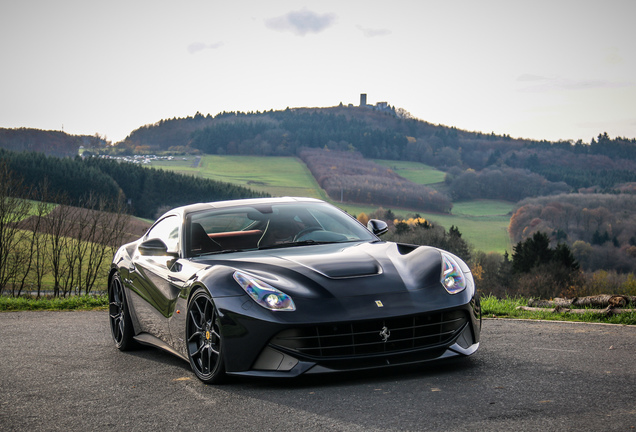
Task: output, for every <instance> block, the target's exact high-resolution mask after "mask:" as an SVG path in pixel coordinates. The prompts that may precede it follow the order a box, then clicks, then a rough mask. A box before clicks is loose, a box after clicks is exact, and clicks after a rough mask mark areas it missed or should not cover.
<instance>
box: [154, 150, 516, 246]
mask: <svg viewBox="0 0 636 432" xmlns="http://www.w3.org/2000/svg"><path fill="white" fill-rule="evenodd" d="M177 159H178V158H175V159H174V160H172V161H159V162H153V163H152V165H151V166H153V167H156V168H161V169H166V170H171V171H176V172H179V173H182V174H189V175H195V176H199V177H203V178H208V179H212V180H219V181H224V182H229V183H233V184H238V185H241V186H246V187H249V188H251V189H254V190H257V191H260V192H267V193H269V194H270V195H272V196H306V197H313V198H320V199H324V200H326V201H330V202H332V203H333V204H335V205H337V206H339V207H341V208H343V209H344V210H346V211H347V212H349V213H351V214H354V215H357V214H360V213H362V212H364V213H366V214H369V213H372V212H374V211H375V210H377V208H378V206H364V205H355V204H347V203H339V202H334V201H333V200H331V199H329V198H328V197H327V196H326V194H325V192H324V191H323V190H322V189H321V188H320V187H319V186H318V184H317V183H316V181H315V179H314V177H313V176H312V175H311V173H310V172H309V170H308V169H307V167H306V166H305V164H304V163H303V162H302V161H300V160H299V159H297V158H293V157H258V156H215V155H205V156H203V157H202V159H201V162H200V164H199V166H198V167H196V168H193V167H192V163H193V161H194V157H193V156H189V157H188V158H187V160H183V158H180V159H178V160H177ZM376 162H378V163H382V164H383V165H385V166H388V167H389V168H391V169H393V170H394V171H396V172H397V173H398V174H399V175H401V176H403V177H405V178H408V179H409V180H411V181H413V182H415V183H421V184H429V185H430V184H434V183H439V182H440V181H443V180H444V173H443V172H441V171H438V170H436V169H434V168H431V167H429V166H427V165H424V164H420V163H417V162H404V161H376ZM513 205H514V204H512V203H507V202H503V201H492V200H475V201H468V202H462V203H455V204H454V207H453V214H451V215H446V214H438V213H427V212H426V211H425V210H424V209H400V208H391V210H393V212H394V213H396V214H397V215H400V216H402V217H404V216H407V215H408V214H413V213H418V214H420V215H421V216H422V217H424V218H426V219H428V220H430V221H432V222H433V223H437V224H440V225H442V226H443V227H445V228H446V229H448V228H450V227H451V225H455V226H456V227H457V228H458V229H459V230H460V232H461V233H462V235H463V237H464V239H466V240H467V241H468V242H469V243H470V244H471V245H473V246H474V247H475V248H476V249H477V250H483V251H486V252H491V251H492V252H499V253H503V252H504V251H506V250H507V251H508V252H511V251H512V247H511V244H510V239H509V237H508V231H507V230H508V223H509V222H510V214H509V213H510V211H511V210H512V208H513ZM385 208H386V207H385Z"/></svg>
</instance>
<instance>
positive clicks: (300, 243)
mask: <svg viewBox="0 0 636 432" xmlns="http://www.w3.org/2000/svg"><path fill="white" fill-rule="evenodd" d="M330 243H340V242H333V241H316V240H303V241H296V242H287V243H278V244H273V245H269V246H261V247H259V248H258V250H264V249H280V248H286V247H295V246H307V245H319V244H330Z"/></svg>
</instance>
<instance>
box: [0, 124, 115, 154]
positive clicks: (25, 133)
mask: <svg viewBox="0 0 636 432" xmlns="http://www.w3.org/2000/svg"><path fill="white" fill-rule="evenodd" d="M107 144H108V143H107V142H106V141H105V140H104V139H102V138H101V137H99V136H98V135H95V136H89V135H69V134H66V133H64V132H60V131H45V130H39V129H27V128H20V129H7V128H0V148H3V149H6V150H13V151H34V152H38V153H44V154H46V155H49V156H58V157H64V156H75V155H77V154H78V151H79V149H80V147H85V148H92V149H100V148H101V149H103V148H106V146H107Z"/></svg>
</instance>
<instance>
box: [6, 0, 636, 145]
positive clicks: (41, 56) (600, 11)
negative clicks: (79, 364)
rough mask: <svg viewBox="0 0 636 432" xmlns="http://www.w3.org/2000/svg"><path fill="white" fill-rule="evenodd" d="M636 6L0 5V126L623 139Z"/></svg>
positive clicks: (107, 132)
mask: <svg viewBox="0 0 636 432" xmlns="http://www.w3.org/2000/svg"><path fill="white" fill-rule="evenodd" d="M635 18H636V1H634V0H621V1H616V0H599V1H586V0H549V1H541V0H534V1H523V2H521V1H513V0H504V1H492V0H484V1H478V0H461V1H451V0H448V1H427V0H411V1H402V0H391V1H387V0H384V1H375V0H364V1H349V0H336V1H329V0H319V1H318V0H316V1H314V0H309V1H302V0H300V1H279V0H270V1H261V0H259V1H241V0H224V1H216V0H207V1H192V0H181V1H158V0H153V1H136V0H125V1H122V0H109V1H99V2H98V1H92V0H77V1H72V0H58V1H49V0H40V1H34V0H3V1H2V2H1V3H0V53H1V57H0V127H9V128H14V127H29V128H37V129H51V130H60V129H62V127H63V128H64V131H65V132H68V133H72V134H90V135H94V134H95V133H98V134H100V135H102V136H106V137H107V139H109V140H111V141H113V142H116V141H120V140H122V139H124V138H125V137H126V136H127V135H128V134H129V133H130V132H131V131H133V130H134V129H136V128H138V127H140V126H142V125H145V124H150V123H155V122H157V121H159V120H161V119H167V118H173V117H185V116H189V115H194V114H195V113H196V112H197V111H199V112H201V113H203V114H204V115H205V114H208V113H210V114H212V115H216V114H217V113H219V112H221V111H236V110H239V111H256V110H260V111H263V110H269V109H275V110H277V109H285V108H286V107H291V108H294V107H329V106H335V105H338V104H339V103H340V102H342V103H344V104H349V103H352V104H354V105H357V104H358V103H359V100H360V93H367V94H368V102H369V103H372V104H375V103H376V102H380V101H385V102H388V103H389V104H390V105H393V106H395V107H396V108H403V109H405V110H407V111H409V112H410V113H411V114H412V115H413V116H415V117H417V118H419V119H422V120H425V121H428V122H431V123H435V124H443V125H447V126H455V127H458V128H460V129H465V130H471V131H481V132H486V133H490V132H495V133H497V134H509V135H511V136H513V137H523V138H534V139H548V140H558V139H572V140H577V139H582V140H583V141H584V142H589V141H590V139H591V138H592V137H596V136H597V135H598V134H599V133H601V132H607V133H608V134H609V135H610V136H611V137H615V136H625V137H630V138H636V25H635V24H634V19H635Z"/></svg>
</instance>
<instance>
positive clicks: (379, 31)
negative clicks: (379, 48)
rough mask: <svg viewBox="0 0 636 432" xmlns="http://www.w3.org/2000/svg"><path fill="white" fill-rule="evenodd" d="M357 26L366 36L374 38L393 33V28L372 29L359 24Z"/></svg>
mask: <svg viewBox="0 0 636 432" xmlns="http://www.w3.org/2000/svg"><path fill="white" fill-rule="evenodd" d="M357 27H358V30H360V31H361V32H362V34H363V35H364V37H368V38H372V37H376V36H388V35H390V34H391V30H387V29H370V28H364V27H362V26H357Z"/></svg>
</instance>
